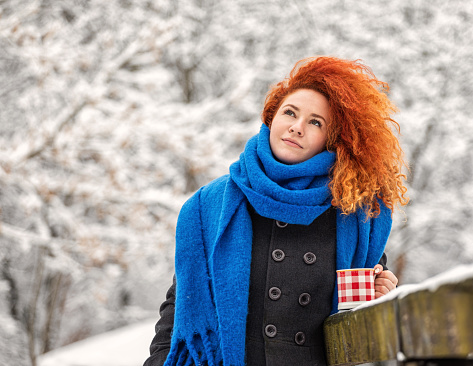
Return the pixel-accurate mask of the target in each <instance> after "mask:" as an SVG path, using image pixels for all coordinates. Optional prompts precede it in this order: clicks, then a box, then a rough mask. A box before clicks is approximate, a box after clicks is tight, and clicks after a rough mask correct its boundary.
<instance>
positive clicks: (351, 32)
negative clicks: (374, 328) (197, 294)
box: [0, 0, 473, 365]
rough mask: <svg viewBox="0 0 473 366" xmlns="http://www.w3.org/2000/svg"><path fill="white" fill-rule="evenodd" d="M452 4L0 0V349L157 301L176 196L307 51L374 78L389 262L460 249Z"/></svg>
mask: <svg viewBox="0 0 473 366" xmlns="http://www.w3.org/2000/svg"><path fill="white" fill-rule="evenodd" d="M472 19H473V4H469V3H465V2H463V1H460V0H454V1H449V2H441V1H439V0H434V1H431V2H429V3H426V2H413V1H407V0H399V1H396V2H393V1H387V0H369V1H363V2H359V1H354V0H337V1H329V0H325V1H316V2H307V1H302V0H295V1H291V2H287V1H282V0H273V1H254V0H235V1H215V0H176V1H167V0H154V1H150V0H149V1H148V0H135V1H129V0H112V1H107V2H103V1H98V0H90V1H77V0H75V1H73V0H61V1H50V0H33V1H31V0H4V1H0V50H1V52H0V85H1V91H0V103H1V108H0V134H1V135H0V319H1V320H2V324H4V326H2V327H0V363H1V362H2V361H3V359H2V357H3V358H5V359H8V360H9V361H10V362H13V361H12V360H15V362H13V363H15V364H18V365H20V364H34V363H35V359H36V356H37V355H38V354H40V353H43V352H45V351H48V350H50V349H53V348H56V347H59V346H61V345H64V344H67V343H70V342H73V341H76V340H78V339H82V338H85V337H87V336H90V335H92V334H96V333H99V332H102V331H105V330H108V329H112V328H116V327H118V326H121V325H123V324H127V323H130V322H133V321H135V320H137V319H141V318H144V317H148V316H154V317H157V316H158V313H157V308H158V307H159V304H160V302H161V301H162V300H163V296H164V292H165V291H166V289H167V286H168V285H169V283H170V281H171V278H172V272H173V245H174V243H173V238H174V228H175V222H176V217H177V213H178V211H179V209H180V206H181V205H182V203H183V202H184V200H185V199H186V198H187V197H189V195H190V194H192V193H193V192H194V191H195V190H196V189H197V188H198V187H200V186H201V185H203V184H205V183H207V182H209V181H210V180H211V179H213V178H215V177H217V176H219V175H221V174H225V173H226V172H227V171H228V165H229V164H230V163H231V162H232V161H234V160H235V159H236V158H237V157H238V154H239V153H240V152H241V151H242V149H243V146H244V143H245V142H246V140H247V139H248V137H249V136H251V135H252V134H254V133H256V132H257V131H258V127H259V124H260V116H259V115H260V112H261V108H262V105H263V101H264V96H265V93H266V91H267V89H268V86H269V85H270V84H272V83H274V82H277V81H279V80H280V79H281V78H283V77H284V76H285V75H286V74H287V73H288V72H289V70H290V69H291V67H292V66H293V64H294V63H295V62H296V61H297V60H299V59H301V58H303V57H307V56H314V55H333V56H337V57H342V58H350V59H362V60H364V61H365V63H367V64H368V65H370V66H372V68H373V70H374V72H375V74H376V75H377V76H378V77H379V78H380V79H382V80H384V81H387V82H389V83H390V85H391V97H392V98H393V100H394V101H395V102H396V104H397V105H398V107H399V109H400V113H399V114H398V115H397V116H396V117H395V119H396V120H397V121H398V122H399V123H400V125H401V132H402V136H401V140H402V145H403V147H404V149H405V152H406V157H407V160H408V161H409V162H410V166H411V172H410V174H409V180H408V184H409V187H410V191H409V195H410V197H411V203H410V204H409V206H407V207H406V208H405V209H404V211H405V215H402V214H401V215H397V216H396V217H395V225H394V229H393V234H392V237H391V239H390V242H389V243H388V256H389V263H388V264H389V265H390V267H391V268H392V269H393V270H394V271H395V272H396V273H397V274H398V275H399V277H400V278H401V280H402V282H418V281H420V280H422V279H424V278H426V277H428V276H431V275H433V274H436V273H438V272H440V271H443V270H445V269H446V268H448V267H450V266H452V265H453V264H456V263H461V262H471V260H472V259H473V228H472V226H471V225H470V222H471V215H472V207H473V203H472V202H473V200H472V197H471V195H472V192H473V190H472V188H473V187H472V184H473V183H472V182H473V177H472V174H473V173H472V172H473V166H472V163H471V162H472V160H473V159H472V158H473V156H472V151H473V149H472V147H473V146H472V144H473V142H472V141H473V140H472V137H471V136H473V131H472V129H473V124H472V123H471V117H470V116H471V115H472V114H473V113H472V108H473V107H472V103H471V102H470V99H471V95H472V85H473V83H472V80H471V78H472V77H471V75H473V70H472V68H473V65H472V63H471V60H472V59H473V55H472V52H473V47H472V46H471V45H470V43H471V42H470V40H471V39H472V34H471V33H472V27H471V26H470V25H471V21H472ZM4 341H5V342H4ZM25 350H27V351H26V352H25Z"/></svg>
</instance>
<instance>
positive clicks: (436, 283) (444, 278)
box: [352, 264, 473, 311]
mask: <svg viewBox="0 0 473 366" xmlns="http://www.w3.org/2000/svg"><path fill="white" fill-rule="evenodd" d="M469 278H473V264H470V265H460V266H456V267H455V268H452V269H451V270H449V271H446V272H444V273H441V274H439V275H437V276H434V277H431V278H429V279H427V280H425V281H423V282H421V283H417V284H408V285H402V286H399V287H397V288H396V289H394V290H393V291H391V292H389V293H388V294H387V295H384V296H382V297H380V298H378V299H376V300H372V301H368V302H366V303H364V304H361V305H359V306H357V307H356V308H354V309H352V311H355V310H360V309H364V308H367V307H369V306H374V305H377V304H380V303H382V302H386V301H390V300H393V299H396V298H399V299H402V298H404V297H406V296H407V295H409V294H411V293H414V292H419V291H423V290H429V291H431V292H435V291H436V290H437V289H438V288H439V287H440V286H443V285H447V284H454V283H460V282H463V281H465V280H467V279H469Z"/></svg>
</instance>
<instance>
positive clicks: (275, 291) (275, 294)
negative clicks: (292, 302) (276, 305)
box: [269, 287, 281, 300]
mask: <svg viewBox="0 0 473 366" xmlns="http://www.w3.org/2000/svg"><path fill="white" fill-rule="evenodd" d="M280 297H281V290H280V289H279V288H278V287H271V288H270V289H269V298H270V299H271V300H278V299H279V298H280Z"/></svg>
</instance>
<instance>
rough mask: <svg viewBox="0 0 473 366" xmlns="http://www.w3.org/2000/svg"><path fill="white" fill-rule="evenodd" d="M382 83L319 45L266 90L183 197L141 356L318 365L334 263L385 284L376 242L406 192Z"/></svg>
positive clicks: (390, 284) (332, 297)
mask: <svg viewBox="0 0 473 366" xmlns="http://www.w3.org/2000/svg"><path fill="white" fill-rule="evenodd" d="M387 89H388V86H387V84H385V83H383V82H381V81H379V80H377V79H376V78H375V76H374V75H373V74H372V72H371V71H370V69H369V68H368V67H366V66H364V65H362V64H361V63H359V62H356V61H355V62H353V61H346V60H340V59H336V58H329V57H319V58H309V59H304V60H301V61H300V62H298V63H297V64H296V66H295V67H294V69H293V70H292V71H291V73H290V75H289V77H288V78H286V79H285V80H283V81H282V82H280V83H278V84H277V85H275V86H274V87H273V88H272V89H271V90H270V92H269V93H268V96H267V98H266V102H265V106H264V110H263V113H262V119H263V123H264V124H263V125H262V127H261V129H260V132H259V134H257V135H256V136H254V137H252V138H251V139H250V140H249V141H248V143H247V145H246V147H245V150H244V152H243V153H242V154H241V156H240V159H239V161H237V162H235V163H234V164H232V165H231V167H230V174H229V175H225V176H223V177H220V178H219V179H216V180H215V181H213V182H211V183H209V184H208V185H206V186H204V187H202V188H201V189H200V190H199V191H197V192H196V193H195V194H194V195H193V196H192V197H191V198H190V199H189V200H188V201H187V202H186V203H185V204H184V206H183V207H182V210H181V212H180V214H179V219H178V223H177V231H176V276H175V282H174V284H173V286H172V287H171V289H170V290H169V292H168V296H167V300H166V301H165V302H164V303H163V305H162V307H161V320H160V321H159V322H158V324H157V325H156V336H155V338H154V340H153V343H152V345H151V348H150V349H151V354H152V355H151V357H150V358H149V359H148V360H147V361H146V362H145V365H148V366H150V365H153V366H154V365H162V364H163V363H164V360H166V361H165V363H164V364H165V365H193V364H195V365H200V364H204V365H206V364H208V365H234V366H237V365H245V364H246V365H258V366H261V365H271V366H275V365H276V366H277V365H294V364H297V365H299V366H303V365H324V364H325V356H324V345H323V332H322V324H323V321H324V319H325V318H326V317H327V316H328V315H329V314H330V313H334V312H336V311H337V301H338V299H337V291H334V288H335V286H336V274H335V273H336V270H337V269H343V268H359V267H375V268H376V270H377V271H378V275H377V278H376V284H375V285H376V296H377V297H379V296H382V295H383V294H386V293H387V292H389V291H390V290H392V289H393V288H394V287H395V286H396V284H397V278H396V277H395V276H394V275H393V274H392V272H390V271H388V270H387V269H386V268H385V264H386V257H385V255H384V254H383V253H384V248H385V245H386V241H387V238H388V236H389V233H390V230H391V223H392V220H391V214H392V210H393V209H394V207H395V206H396V205H398V204H406V203H407V199H406V198H405V196H404V194H405V192H406V188H405V187H404V185H403V183H402V179H403V178H405V177H404V176H403V174H402V173H401V168H402V166H403V164H404V162H403V160H402V151H401V148H400V146H399V143H398V140H397V139H396V137H395V136H394V134H393V133H392V131H391V129H390V126H389V124H394V125H395V126H396V127H398V125H397V123H396V122H395V121H394V120H392V119H391V117H390V115H391V113H393V112H394V111H395V107H394V105H393V104H392V103H391V102H390V100H389V99H388V98H387V96H386V94H385V92H386V91H387ZM383 268H384V270H383ZM174 304H175V306H174ZM171 333H172V338H171Z"/></svg>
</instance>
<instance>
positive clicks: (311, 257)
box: [271, 249, 317, 264]
mask: <svg viewBox="0 0 473 366" xmlns="http://www.w3.org/2000/svg"><path fill="white" fill-rule="evenodd" d="M271 257H273V260H274V261H275V262H281V261H283V260H284V258H285V257H286V254H285V253H284V252H283V251H282V250H281V249H275V250H273V251H272V253H271ZM302 258H303V259H304V262H305V263H306V264H314V263H315V261H316V260H317V257H316V256H315V254H314V253H312V252H307V253H305V254H304V256H303V257H302Z"/></svg>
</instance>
